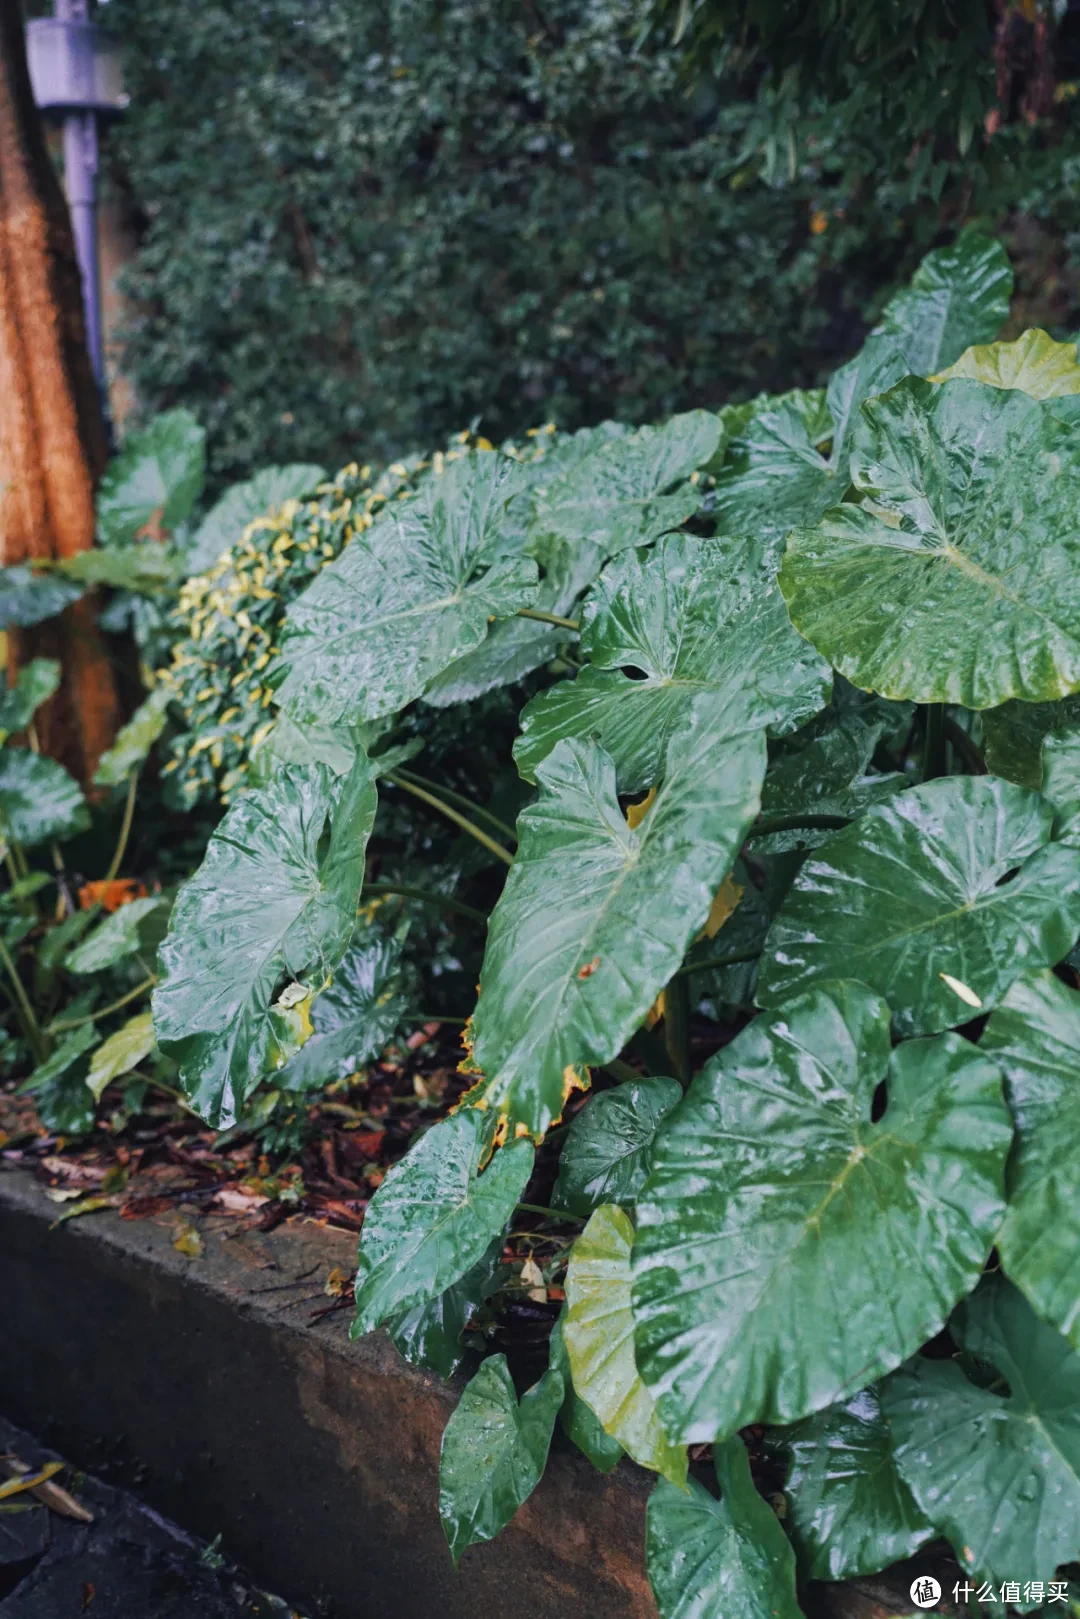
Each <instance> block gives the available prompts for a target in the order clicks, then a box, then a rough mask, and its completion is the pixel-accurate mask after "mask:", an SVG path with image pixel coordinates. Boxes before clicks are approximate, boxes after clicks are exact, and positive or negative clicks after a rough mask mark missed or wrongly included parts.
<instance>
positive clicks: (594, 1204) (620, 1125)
mask: <svg viewBox="0 0 1080 1619" xmlns="http://www.w3.org/2000/svg"><path fill="white" fill-rule="evenodd" d="M682 1094H683V1093H682V1086H681V1085H680V1084H679V1082H678V1080H677V1079H641V1080H630V1081H628V1082H627V1083H626V1084H625V1085H620V1086H619V1087H618V1089H617V1090H613V1091H602V1092H601V1093H600V1094H599V1095H598V1096H594V1097H593V1098H592V1099H591V1100H590V1101H589V1102H587V1103H586V1105H585V1106H584V1107H583V1108H582V1109H581V1111H580V1113H578V1114H577V1115H576V1116H575V1118H574V1120H573V1122H572V1123H571V1125H570V1129H569V1130H568V1132H567V1136H566V1141H565V1143H564V1145H563V1149H562V1155H561V1157H560V1159H559V1178H558V1180H557V1181H556V1182H555V1190H554V1192H553V1193H552V1202H553V1203H554V1205H555V1207H556V1208H560V1209H569V1210H570V1212H571V1213H572V1214H580V1215H583V1216H588V1215H590V1214H591V1213H592V1212H593V1210H594V1209H598V1208H599V1207H600V1205H601V1204H602V1203H618V1204H621V1205H622V1206H624V1207H627V1208H629V1207H632V1206H633V1204H634V1203H635V1202H636V1201H637V1196H638V1193H639V1192H640V1191H641V1188H642V1187H643V1186H644V1184H645V1180H646V1177H647V1176H648V1173H649V1162H650V1155H651V1152H652V1143H653V1138H654V1136H655V1135H656V1132H657V1129H658V1128H659V1125H660V1121H661V1119H663V1118H664V1117H665V1116H666V1115H667V1114H668V1113H670V1112H671V1110H672V1108H673V1107H675V1106H676V1104H677V1103H679V1102H680V1101H681V1100H682Z"/></svg>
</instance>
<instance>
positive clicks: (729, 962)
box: [609, 950, 761, 1066]
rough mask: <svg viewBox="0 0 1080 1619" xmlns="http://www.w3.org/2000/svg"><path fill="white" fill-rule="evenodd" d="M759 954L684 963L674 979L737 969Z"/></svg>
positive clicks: (737, 952) (749, 952)
mask: <svg viewBox="0 0 1080 1619" xmlns="http://www.w3.org/2000/svg"><path fill="white" fill-rule="evenodd" d="M760 954H761V951H760V950H731V951H729V952H728V954H727V955H726V956H706V958H705V960H704V961H694V962H689V963H684V964H683V965H682V966H681V967H680V968H679V970H678V972H677V973H676V974H675V977H676V978H689V976H690V974H691V973H703V972H704V971H705V970H706V968H709V967H738V966H740V965H741V963H742V962H744V961H756V960H757V958H758V957H759V956H760ZM665 993H666V991H665ZM609 1066H610V1065H609Z"/></svg>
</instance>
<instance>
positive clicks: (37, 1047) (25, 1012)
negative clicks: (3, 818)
mask: <svg viewBox="0 0 1080 1619" xmlns="http://www.w3.org/2000/svg"><path fill="white" fill-rule="evenodd" d="M0 962H2V963H3V967H4V971H5V972H6V973H7V975H8V978H9V979H10V980H11V988H12V990H13V992H14V994H15V999H16V1002H17V1003H18V1007H19V1013H20V1015H21V1018H22V1022H23V1024H24V1026H25V1029H26V1038H27V1039H28V1040H29V1042H30V1045H31V1048H32V1050H33V1053H34V1056H35V1057H36V1058H37V1060H38V1062H39V1063H41V1062H44V1061H45V1055H46V1047H45V1039H44V1036H43V1035H42V1032H41V1025H40V1024H39V1022H38V1020H37V1018H36V1017H35V1015H34V1008H33V1007H32V1006H31V1005H30V997H29V995H27V993H26V987H25V985H24V984H23V981H22V979H21V978H20V977H19V969H18V968H17V967H16V965H15V963H14V961H13V960H12V958H11V952H10V951H9V949H8V947H7V945H6V944H5V943H4V941H3V939H0Z"/></svg>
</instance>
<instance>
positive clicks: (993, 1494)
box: [881, 1278, 1080, 1612]
mask: <svg viewBox="0 0 1080 1619" xmlns="http://www.w3.org/2000/svg"><path fill="white" fill-rule="evenodd" d="M950 1330H951V1332H952V1335H953V1337H954V1338H955V1339H956V1341H957V1342H958V1343H959V1345H960V1346H961V1348H962V1349H964V1350H966V1351H967V1353H968V1354H969V1355H973V1356H975V1357H976V1359H978V1360H980V1361H986V1362H989V1364H990V1365H991V1366H993V1367H995V1368H996V1370H997V1371H998V1372H1000V1373H1001V1375H1002V1377H1003V1378H1004V1379H1005V1380H1006V1382H1007V1384H1008V1393H1007V1394H1001V1393H998V1392H995V1391H994V1390H993V1389H992V1388H987V1387H983V1386H980V1384H978V1383H973V1382H970V1381H969V1380H968V1378H967V1377H965V1375H964V1373H963V1372H962V1371H961V1369H960V1367H959V1366H958V1365H957V1364H956V1362H955V1361H946V1360H925V1359H923V1358H921V1357H919V1358H917V1359H915V1360H913V1361H911V1363H910V1364H909V1365H907V1366H905V1367H904V1369H903V1370H902V1371H900V1372H897V1373H896V1374H895V1375H894V1376H892V1377H890V1378H889V1379H888V1380H887V1382H885V1383H884V1384H883V1385H882V1388H881V1399H882V1406H883V1409H884V1411H885V1415H886V1417H887V1418H888V1421H889V1426H890V1428H891V1429H892V1436H893V1450H894V1454H895V1457H896V1464H897V1467H898V1468H899V1470H900V1473H901V1476H902V1477H903V1479H904V1480H905V1482H906V1483H907V1485H908V1486H909V1488H910V1490H911V1492H912V1494H913V1495H914V1497H915V1499H916V1501H917V1502H918V1504H919V1506H920V1507H921V1508H922V1510H923V1512H925V1514H926V1516H927V1517H928V1518H929V1519H930V1521H931V1523H933V1524H934V1525H935V1526H936V1527H937V1528H938V1529H939V1530H944V1532H945V1533H946V1534H947V1535H948V1537H949V1539H950V1540H951V1541H952V1543H953V1547H954V1549H955V1551H956V1555H957V1557H958V1559H959V1561H960V1563H961V1564H962V1566H963V1567H964V1568H965V1569H966V1570H967V1571H968V1572H969V1573H971V1574H977V1575H978V1576H979V1577H980V1578H981V1579H989V1580H990V1581H992V1583H993V1584H994V1585H995V1586H1000V1585H1001V1584H1003V1583H1004V1581H1006V1580H1011V1581H1019V1583H1020V1585H1021V1588H1022V1587H1023V1586H1024V1585H1025V1584H1027V1583H1028V1582H1029V1581H1032V1580H1041V1581H1043V1582H1044V1583H1048V1582H1049V1581H1050V1580H1052V1579H1053V1577H1054V1573H1055V1570H1056V1569H1057V1567H1058V1565H1059V1564H1060V1563H1065V1562H1072V1561H1074V1560H1075V1559H1077V1558H1078V1557H1080V1356H1078V1355H1077V1354H1076V1353H1075V1351H1074V1350H1072V1349H1070V1347H1069V1345H1068V1343H1067V1342H1066V1340H1065V1339H1064V1338H1062V1336H1061V1335H1060V1333H1058V1332H1055V1331H1054V1329H1053V1327H1049V1326H1047V1325H1046V1324H1045V1322H1042V1321H1040V1320H1039V1319H1038V1317H1037V1316H1036V1315H1035V1314H1034V1313H1033V1311H1032V1309H1031V1306H1030V1305H1029V1304H1027V1303H1026V1302H1025V1300H1024V1299H1023V1298H1022V1296H1021V1295H1020V1294H1019V1293H1018V1292H1017V1291H1016V1289H1015V1288H1013V1287H1010V1286H1009V1284H1008V1283H1007V1282H1005V1281H1004V1280H1002V1279H1001V1278H993V1279H991V1280H988V1281H986V1282H984V1283H983V1285H982V1287H980V1288H979V1290H978V1292H977V1293H976V1294H975V1295H974V1297H972V1298H970V1299H968V1300H967V1301H966V1302H965V1303H964V1304H963V1305H961V1307H960V1309H959V1310H958V1311H957V1312H956V1315H955V1317H954V1318H953V1321H952V1323H951V1325H950ZM1014 1606H1015V1607H1017V1608H1019V1609H1020V1610H1021V1612H1024V1611H1027V1610H1028V1609H1030V1608H1033V1607H1037V1606H1038V1603H1037V1602H1027V1603H1024V1602H1016V1603H1014Z"/></svg>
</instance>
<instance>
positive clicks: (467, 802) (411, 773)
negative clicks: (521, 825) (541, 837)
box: [397, 768, 517, 843]
mask: <svg viewBox="0 0 1080 1619" xmlns="http://www.w3.org/2000/svg"><path fill="white" fill-rule="evenodd" d="M397 773H398V775H399V776H401V778H402V779H403V780H404V781H411V782H415V784H416V786H417V787H426V788H427V789H428V791H429V792H434V793H438V794H440V795H441V796H442V797H443V798H445V799H446V800H447V801H448V802H449V803H451V804H456V805H457V807H458V809H462V810H467V811H468V812H469V813H470V814H472V815H479V817H480V818H481V820H483V821H486V822H487V823H488V825H489V826H493V827H494V828H495V830H496V832H501V833H502V834H503V835H504V836H505V837H508V838H509V839H510V840H511V842H512V843H516V842H517V833H516V832H515V831H514V828H513V827H512V826H508V825H507V823H506V822H505V821H500V819H499V817H498V816H497V815H493V814H492V813H491V811H490V810H489V809H485V808H484V807H483V805H482V804H474V803H473V801H472V799H471V798H466V797H465V796H464V794H463V793H456V792H454V790H453V788H452V787H444V786H443V785H442V784H441V783H440V782H437V781H428V779H427V777H426V776H419V775H417V773H416V771H415V770H402V769H400V768H399V770H398V772H397Z"/></svg>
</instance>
